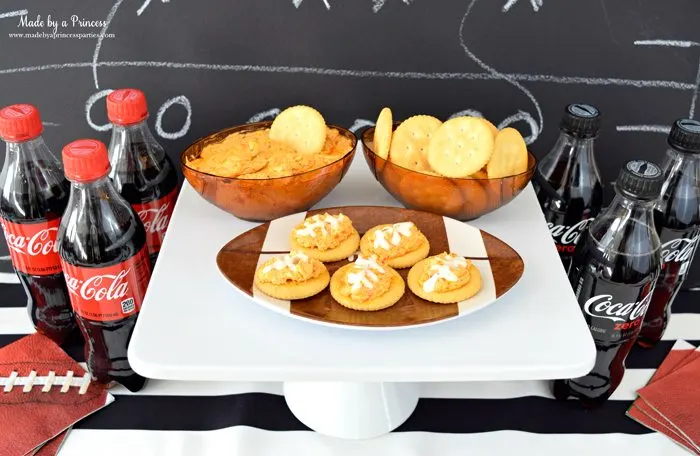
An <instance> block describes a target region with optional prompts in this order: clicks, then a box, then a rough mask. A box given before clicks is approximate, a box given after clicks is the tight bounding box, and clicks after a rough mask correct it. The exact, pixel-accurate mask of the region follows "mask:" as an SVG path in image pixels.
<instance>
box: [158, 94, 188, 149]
mask: <svg viewBox="0 0 700 456" xmlns="http://www.w3.org/2000/svg"><path fill="white" fill-rule="evenodd" d="M176 104H179V105H180V106H183V107H184V108H185V110H186V111H187V118H186V119H185V124H184V125H183V126H182V128H180V129H179V130H178V131H176V132H173V133H169V132H167V131H165V130H163V114H165V111H167V110H168V108H170V107H171V106H173V105H176ZM190 125H192V105H191V104H190V100H188V99H187V97H186V96H184V95H179V96H177V97H174V98H171V99H169V100H167V101H166V102H165V103H163V105H162V106H161V107H160V109H159V110H158V113H157V114H156V133H158V135H160V136H161V137H163V138H165V139H178V138H182V137H183V136H185V135H186V134H187V132H188V131H189V130H190Z"/></svg>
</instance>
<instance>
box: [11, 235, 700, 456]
mask: <svg viewBox="0 0 700 456" xmlns="http://www.w3.org/2000/svg"><path fill="white" fill-rule="evenodd" d="M3 247H4V246H3ZM25 303H26V300H25V297H24V291H23V290H22V287H21V286H20V285H19V284H18V283H17V279H16V276H15V275H14V273H13V272H12V268H11V265H10V262H9V259H8V258H7V257H3V256H1V255H0V346H4V345H6V344H9V343H11V342H13V341H15V340H17V339H19V338H20V337H22V336H23V335H24V334H26V333H28V332H30V331H32V329H31V326H30V325H29V321H28V317H27V315H26V312H25V309H24V305H25ZM673 311H674V314H673V319H672V322H671V325H670V327H669V329H668V331H667V334H666V336H665V340H664V341H663V342H662V343H661V344H660V345H659V346H658V347H656V348H654V349H652V350H643V349H639V348H635V349H634V350H633V352H632V353H631V354H630V356H629V358H628V360H627V373H626V374H625V377H624V379H623V382H622V384H621V385H620V387H619V389H618V390H617V391H616V392H615V394H614V396H613V398H612V400H610V401H608V403H607V404H606V405H605V406H603V407H602V408H601V409H598V410H593V411H584V410H581V409H580V408H579V407H578V406H577V404H576V403H575V402H569V403H560V402H556V401H554V400H553V399H552V398H551V396H550V394H549V390H548V385H547V383H546V382H540V381H531V382H489V383H440V384H437V383H436V384H424V385H423V389H422V391H423V392H422V397H423V398H422V399H421V401H420V402H419V404H418V407H417V409H416V411H415V413H414V414H413V415H412V416H411V417H410V418H409V420H408V421H407V422H406V423H404V424H403V425H402V426H401V427H400V428H399V429H398V430H397V431H396V432H394V433H392V434H390V435H388V436H384V437H381V438H378V439H373V440H367V441H343V440H337V439H332V438H327V437H324V436H321V435H318V434H316V433H313V432H311V431H309V430H308V429H307V428H306V427H305V426H304V425H303V424H301V423H300V422H299V421H298V420H297V419H296V418H295V417H294V416H293V415H292V413H291V412H290V411H289V409H288V408H287V406H286V405H285V402H284V398H283V397H282V395H281V385H280V384H277V383H233V382H232V383H221V382H211V383H203V382H195V383H192V382H170V381H151V382H150V383H149V384H148V385H147V387H146V388H145V389H144V390H142V391H141V392H139V393H138V394H131V393H129V392H127V391H125V390H123V389H120V388H116V389H115V390H114V391H113V394H114V395H115V397H116V401H115V402H114V403H113V404H111V405H110V406H108V407H107V408H105V409H104V410H102V411H100V412H98V413H96V414H94V415H92V416H90V417H88V418H86V419H85V420H83V421H82V422H80V423H78V425H77V426H76V427H75V429H74V430H73V431H72V433H71V435H70V437H69V438H68V440H67V441H66V444H65V446H64V448H63V449H62V450H61V454H62V455H63V454H65V455H68V456H73V455H76V456H78V455H80V456H82V455H92V454H100V455H112V454H114V455H129V456H136V455H161V454H162V455H168V456H180V455H183V456H184V455H188V456H189V455H203V456H208V455H217V456H218V455H223V454H227V455H246V456H247V455H257V454H261V455H273V456H274V455H291V454H303V455H304V456H316V455H334V456H336V455H340V456H343V455H353V454H363V455H364V454H382V455H383V456H394V455H396V456H399V455H400V456H411V455H433V454H435V455H437V454H440V455H460V456H462V455H464V454H473V455H491V454H496V455H500V454H507V455H510V454H519V453H524V454H528V453H529V452H530V450H532V454H537V455H538V456H542V455H559V454H566V456H572V455H579V454H580V455H590V454H597V453H600V454H603V453H607V454H618V452H619V453H622V452H625V453H628V454H634V455H635V456H643V455H674V454H679V455H682V454H686V453H685V452H684V450H682V449H680V447H677V446H676V445H675V444H673V443H670V441H668V440H666V439H665V437H663V436H661V435H659V434H655V433H651V432H650V431H649V430H647V429H646V428H644V427H642V426H641V425H639V424H637V423H635V422H634V421H632V420H631V419H629V418H627V417H625V410H626V409H627V408H628V406H629V405H630V403H631V401H632V400H633V399H634V397H635V395H634V391H635V390H636V389H637V388H639V387H641V386H643V385H644V384H645V383H646V382H647V381H648V380H649V378H650V377H651V375H652V374H653V372H654V369H656V367H658V365H659V364H660V363H661V361H662V360H663V359H664V357H665V355H666V353H667V352H668V351H669V350H670V349H671V346H672V345H673V343H674V341H675V340H676V339H684V340H687V341H689V342H691V343H693V344H694V345H696V346H697V345H699V344H700V293H690V292H684V293H681V294H680V296H679V297H678V299H677V301H676V303H675V304H674V308H673ZM552 343H556V341H555V340H553V341H552ZM465 349H468V347H465ZM471 349H475V348H473V347H472V348H471ZM68 351H69V354H70V355H71V356H73V357H74V358H75V359H76V360H78V361H81V362H82V361H83V360H84V356H83V353H82V347H73V349H69V350H68ZM0 426H1V425H0ZM98 448H99V449H100V450H99V453H97V451H98ZM535 452H536V453H535Z"/></svg>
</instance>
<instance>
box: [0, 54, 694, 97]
mask: <svg viewBox="0 0 700 456" xmlns="http://www.w3.org/2000/svg"><path fill="white" fill-rule="evenodd" d="M92 66H93V65H92V63H91V62H72V63H54V64H47V65H35V66H28V67H20V68H5V69H0V75H2V74H15V73H31V72H35V71H50V70H66V69H71V68H85V67H92ZM96 66H98V67H113V68H117V67H143V68H172V69H182V70H211V71H234V72H249V73H301V74H313V75H318V76H343V77H354V78H387V79H427V80H429V79H439V80H484V81H486V80H496V79H502V77H501V76H499V75H494V74H490V73H485V72H481V73H439V72H438V73H426V72H417V71H375V70H347V69H340V68H318V67H297V66H294V67H290V66H273V65H233V64H231V65H228V64H210V63H186V62H159V61H103V62H97V65H96ZM503 75H505V76H507V77H509V78H512V79H514V80H516V81H524V82H541V83H547V84H580V85H593V86H620V87H634V88H639V89H642V88H647V87H653V88H657V89H672V90H694V89H695V84H691V83H687V82H681V81H668V80H644V79H622V78H587V77H580V76H556V75H551V74H524V73H503Z"/></svg>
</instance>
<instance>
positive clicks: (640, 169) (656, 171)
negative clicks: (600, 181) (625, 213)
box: [615, 160, 664, 200]
mask: <svg viewBox="0 0 700 456" xmlns="http://www.w3.org/2000/svg"><path fill="white" fill-rule="evenodd" d="M663 182H664V179H663V173H662V172H661V168H659V166H658V165H656V164H655V163H652V162H648V161H646V160H632V161H629V162H627V163H625V166H624V167H623V168H622V170H620V174H619V176H617V181H615V188H616V189H617V190H618V191H620V192H623V193H625V194H627V195H629V196H632V197H634V198H638V199H643V200H653V199H656V198H658V197H659V196H660V194H661V186H662V184H663Z"/></svg>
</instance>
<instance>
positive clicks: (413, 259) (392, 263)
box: [360, 225, 430, 269]
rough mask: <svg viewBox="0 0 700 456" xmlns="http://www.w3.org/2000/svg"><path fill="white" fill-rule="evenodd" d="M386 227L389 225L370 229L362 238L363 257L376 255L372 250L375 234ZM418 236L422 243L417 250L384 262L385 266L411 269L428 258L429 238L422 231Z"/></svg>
mask: <svg viewBox="0 0 700 456" xmlns="http://www.w3.org/2000/svg"><path fill="white" fill-rule="evenodd" d="M385 226H389V225H377V226H375V227H373V228H370V229H369V230H367V232H366V233H365V234H364V236H362V239H360V252H361V253H362V255H364V256H366V257H370V256H372V255H374V253H373V251H372V250H370V247H371V246H372V243H373V239H374V232H375V231H376V230H378V229H381V228H384V227H385ZM418 236H419V237H420V238H421V243H420V245H419V246H418V248H417V249H415V250H413V251H411V252H408V253H406V254H404V255H401V256H398V257H395V258H387V259H386V260H385V261H384V264H386V265H388V266H389V267H392V268H395V269H405V268H410V267H411V266H413V265H414V264H416V263H417V262H419V261H420V260H422V259H423V258H425V257H427V256H428V253H429V252H430V242H429V241H428V238H426V237H425V235H424V234H423V233H421V232H420V231H419V232H418Z"/></svg>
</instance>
